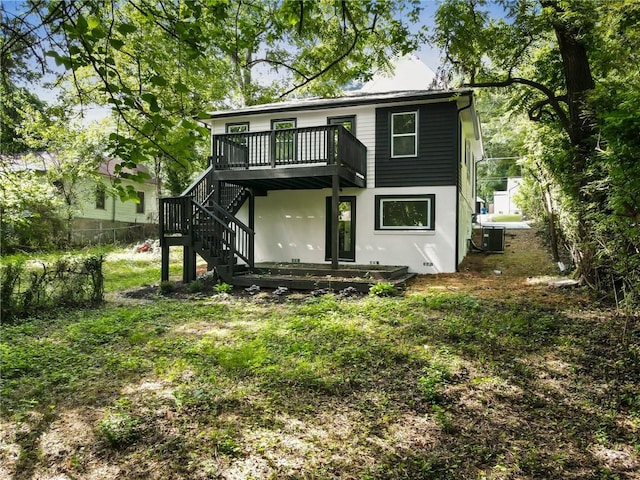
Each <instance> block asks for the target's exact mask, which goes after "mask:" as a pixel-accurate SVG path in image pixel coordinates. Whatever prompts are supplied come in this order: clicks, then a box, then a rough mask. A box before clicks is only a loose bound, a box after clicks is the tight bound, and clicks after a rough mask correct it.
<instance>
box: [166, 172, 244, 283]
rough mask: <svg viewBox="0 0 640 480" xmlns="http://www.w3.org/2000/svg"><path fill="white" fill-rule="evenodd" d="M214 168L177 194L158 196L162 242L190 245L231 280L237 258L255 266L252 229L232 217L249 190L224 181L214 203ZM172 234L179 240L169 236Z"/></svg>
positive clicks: (189, 246) (222, 275) (221, 274)
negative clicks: (173, 195)
mask: <svg viewBox="0 0 640 480" xmlns="http://www.w3.org/2000/svg"><path fill="white" fill-rule="evenodd" d="M214 171H215V169H214V167H213V166H212V165H210V166H209V168H207V169H206V170H205V171H204V172H202V173H201V174H200V175H199V176H198V178H197V179H196V180H195V181H194V182H193V183H192V184H191V185H190V186H189V187H187V189H185V190H184V192H182V194H181V195H180V196H179V197H165V198H161V199H160V238H161V243H162V244H163V245H171V244H173V245H178V244H179V245H184V246H185V248H187V247H188V248H193V249H194V250H195V251H196V252H197V253H199V254H200V255H201V256H202V257H203V258H204V259H205V260H206V261H207V263H208V264H209V265H213V266H215V267H216V269H217V271H218V274H219V275H220V276H221V277H222V278H223V280H224V281H231V278H232V277H233V274H234V271H235V270H236V266H237V260H242V261H243V262H245V263H246V264H247V265H248V266H249V267H253V265H254V232H253V231H252V230H251V229H250V228H249V227H247V226H246V225H245V224H244V223H242V222H241V221H240V220H238V219H237V218H236V217H235V214H236V213H237V212H238V211H239V210H240V208H241V207H242V205H243V203H244V202H245V200H246V199H247V198H248V197H249V195H250V193H249V190H248V189H246V188H244V187H241V186H237V185H232V184H227V183H224V182H223V183H222V184H220V192H219V193H220V195H219V198H220V202H221V204H218V203H216V202H215V198H216V197H217V195H216V192H215V184H216V183H215V181H214ZM175 235H178V236H179V238H180V239H179V240H175V239H171V237H172V236H175ZM163 255H164V253H163ZM167 255H168V253H167ZM185 262H186V260H185ZM186 268H187V266H186V263H185V269H186ZM163 275H165V276H166V275H168V272H167V273H166V274H163Z"/></svg>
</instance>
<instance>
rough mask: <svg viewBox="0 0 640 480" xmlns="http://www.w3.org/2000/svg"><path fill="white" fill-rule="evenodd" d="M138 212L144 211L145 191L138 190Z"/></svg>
mask: <svg viewBox="0 0 640 480" xmlns="http://www.w3.org/2000/svg"><path fill="white" fill-rule="evenodd" d="M136 213H144V192H138V203H137V204H136Z"/></svg>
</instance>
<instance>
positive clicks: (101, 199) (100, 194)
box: [96, 185, 106, 210]
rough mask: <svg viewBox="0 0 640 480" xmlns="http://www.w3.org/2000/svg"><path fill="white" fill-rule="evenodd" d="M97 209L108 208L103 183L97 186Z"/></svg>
mask: <svg viewBox="0 0 640 480" xmlns="http://www.w3.org/2000/svg"><path fill="white" fill-rule="evenodd" d="M96 209H98V210H105V209H106V194H105V190H104V186H103V185H98V186H97V187H96Z"/></svg>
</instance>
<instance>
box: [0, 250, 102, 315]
mask: <svg viewBox="0 0 640 480" xmlns="http://www.w3.org/2000/svg"><path fill="white" fill-rule="evenodd" d="M103 263H104V257H103V256H102V255H92V256H78V257H72V256H69V255H67V256H64V257H61V258H59V259H58V260H55V261H54V262H51V263H44V262H40V264H39V265H37V264H35V263H33V264H30V265H27V264H26V263H25V262H24V260H22V259H17V260H15V261H8V262H6V263H5V264H3V265H2V267H1V269H0V283H1V285H0V294H1V295H2V309H1V310H2V318H3V320H5V321H9V320H12V319H13V318H16V317H20V316H25V315H29V314H32V313H34V312H35V311H37V310H44V309H47V308H51V307H58V306H76V305H84V304H87V303H94V302H100V301H102V299H103V296H104V276H103V273H102V266H103Z"/></svg>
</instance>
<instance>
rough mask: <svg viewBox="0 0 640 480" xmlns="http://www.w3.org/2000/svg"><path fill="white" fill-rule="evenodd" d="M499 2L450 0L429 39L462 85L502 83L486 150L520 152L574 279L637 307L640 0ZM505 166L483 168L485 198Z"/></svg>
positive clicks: (536, 213)
mask: <svg viewBox="0 0 640 480" xmlns="http://www.w3.org/2000/svg"><path fill="white" fill-rule="evenodd" d="M499 5H500V7H502V11H500V12H497V11H496V9H495V8H489V4H488V3H486V2H470V1H466V0H455V1H450V2H445V3H443V4H442V5H441V6H440V7H439V9H438V12H437V15H436V28H435V29H434V31H433V33H432V35H431V39H432V40H433V41H434V42H436V44H438V45H439V46H440V47H442V48H443V49H445V51H446V55H447V59H448V63H449V64H450V66H451V67H452V71H453V73H455V74H456V75H459V77H458V78H457V79H456V82H459V83H466V84H468V85H471V86H481V87H495V88H499V89H500V90H499V92H500V94H499V95H500V97H502V98H501V99H500V97H499V96H498V94H497V93H492V94H489V95H483V97H484V98H483V101H482V103H483V104H484V106H488V107H489V109H488V112H489V115H492V116H493V117H494V118H493V119H491V120H490V121H489V122H488V123H487V128H486V129H485V132H486V133H487V134H488V135H487V143H486V144H487V152H488V153H489V155H490V156H494V157H495V156H498V157H502V156H517V157H520V158H521V167H522V169H523V174H524V176H525V185H524V188H523V193H522V194H521V196H520V199H519V200H520V202H521V205H522V206H523V207H524V210H525V212H526V213H527V214H528V215H530V216H531V217H533V218H535V219H536V220H538V221H539V222H540V223H541V224H544V225H546V226H547V232H548V238H549V240H550V244H551V245H552V249H553V254H554V258H556V259H559V258H560V257H562V256H563V255H562V252H561V251H560V248H559V246H562V245H564V246H566V249H567V251H568V252H569V253H570V254H571V259H572V260H573V263H574V265H575V266H576V272H575V275H576V276H577V277H580V278H581V279H582V280H583V281H584V282H585V283H586V284H588V285H590V286H591V287H593V288H594V289H595V290H597V291H599V292H600V294H601V295H603V296H608V297H609V298H610V299H611V300H612V301H616V302H617V303H618V305H620V306H621V305H623V303H624V304H625V306H628V307H630V308H635V307H634V306H637V299H638V298H640V295H639V294H638V289H639V288H640V283H639V281H638V280H639V277H638V273H637V272H638V265H639V264H640V261H639V260H637V257H638V256H640V253H639V252H640V243H639V241H638V239H639V238H640V237H639V236H638V232H637V228H636V224H637V223H638V222H637V220H638V218H640V213H639V212H640V199H639V197H638V194H637V192H638V191H640V183H639V180H638V179H640V170H639V167H638V162H637V151H638V148H640V145H639V143H638V138H639V137H638V134H637V132H638V128H640V126H639V124H638V116H637V114H636V113H637V104H638V101H639V100H640V80H639V77H638V72H637V71H636V70H634V69H629V68H628V65H630V64H635V63H637V60H638V50H637V48H635V45H636V44H637V42H638V41H639V40H640V28H639V27H638V25H639V24H640V23H639V22H638V21H637V20H638V18H640V7H639V6H638V3H637V2H636V1H633V0H629V1H626V0H621V1H618V2H601V1H597V0H569V1H563V2H531V1H527V0H518V1H515V2H499ZM596 19H597V21H596ZM493 92H496V90H494V91H493ZM496 100H498V101H497V102H496ZM524 115H526V116H527V117H528V120H533V121H535V124H531V123H530V122H529V123H528V126H527V124H526V122H525V121H524ZM486 118H487V117H486V116H485V119H486ZM504 167H506V165H495V166H494V165H490V164H487V165H486V166H484V165H483V164H482V163H481V164H480V166H479V175H481V176H485V178H486V179H487V181H483V182H481V183H480V185H479V194H480V196H482V197H483V198H485V200H487V198H486V196H487V194H488V188H486V187H489V188H491V187H495V186H499V185H496V184H495V183H494V180H500V179H501V178H500V177H503V176H505V174H506V170H505V168H504ZM623 299H624V301H623Z"/></svg>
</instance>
